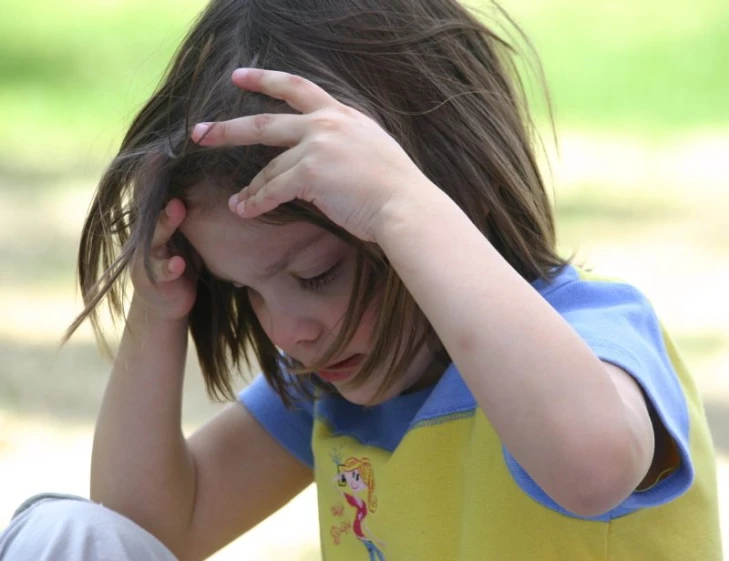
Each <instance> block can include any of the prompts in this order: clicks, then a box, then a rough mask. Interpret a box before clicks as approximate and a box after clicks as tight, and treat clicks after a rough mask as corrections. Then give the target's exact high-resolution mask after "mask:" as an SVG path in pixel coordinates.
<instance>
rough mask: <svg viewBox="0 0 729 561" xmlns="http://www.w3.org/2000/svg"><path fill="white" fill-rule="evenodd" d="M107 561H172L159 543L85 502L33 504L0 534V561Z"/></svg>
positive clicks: (124, 520)
mask: <svg viewBox="0 0 729 561" xmlns="http://www.w3.org/2000/svg"><path fill="white" fill-rule="evenodd" d="M5 556H7V557H5ZM107 558H108V559H140V558H143V559H154V560H160V561H174V559H175V558H174V556H173V555H172V553H171V552H169V550H167V548H166V547H165V546H164V545H163V544H162V543H161V542H160V541H159V540H157V539H156V538H155V537H154V536H152V534H150V533H148V532H147V531H146V530H144V529H143V528H141V527H140V526H138V525H137V524H135V523H134V522H132V521H131V520H129V519H128V518H125V517H124V516H122V515H120V514H119V513H117V512H114V511H113V510H110V509H108V508H106V507H104V506H102V505H100V504H97V503H93V502H90V501H86V500H73V499H53V500H43V501H41V502H38V503H37V504H32V505H30V506H29V507H27V508H26V509H25V510H23V511H22V512H19V513H18V514H17V516H16V517H15V518H14V519H13V520H12V521H11V523H10V526H9V527H8V528H7V530H6V531H5V532H4V533H2V534H0V561H6V559H7V560H8V561H9V560H12V561H16V559H17V560H25V559H28V560H30V559H33V560H34V561H36V560H46V559H48V560H51V559H68V560H74V561H75V560H84V561H85V560H87V559H89V560H90V559H107Z"/></svg>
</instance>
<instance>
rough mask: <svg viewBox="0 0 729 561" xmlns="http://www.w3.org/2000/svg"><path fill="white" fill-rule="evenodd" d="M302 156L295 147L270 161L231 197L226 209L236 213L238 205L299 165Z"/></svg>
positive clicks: (299, 149) (299, 150)
mask: <svg viewBox="0 0 729 561" xmlns="http://www.w3.org/2000/svg"><path fill="white" fill-rule="evenodd" d="M303 156H304V150H303V149H302V148H301V147H300V146H296V147H295V148H292V149H291V150H287V151H286V152H284V153H283V154H281V155H279V156H277V157H276V158H274V159H273V160H271V161H270V162H269V163H268V165H266V167H264V168H263V169H262V170H261V171H259V172H258V173H257V174H256V176H255V177H254V178H253V180H252V181H251V182H250V184H249V185H248V186H247V187H245V189H242V190H241V191H240V193H236V194H235V195H233V196H232V197H231V198H230V199H229V201H228V207H229V208H230V210H232V211H233V212H235V213H237V207H238V204H239V203H240V202H241V201H244V200H246V199H248V198H250V197H253V196H254V195H256V194H257V193H258V192H259V191H260V190H261V189H263V188H264V187H265V186H266V185H267V184H268V183H270V182H271V181H273V180H274V179H276V178H277V177H279V176H280V175H282V174H284V173H286V172H287V171H289V170H290V169H292V168H293V167H294V166H295V165H296V164H298V163H299V161H300V160H301V158H303Z"/></svg>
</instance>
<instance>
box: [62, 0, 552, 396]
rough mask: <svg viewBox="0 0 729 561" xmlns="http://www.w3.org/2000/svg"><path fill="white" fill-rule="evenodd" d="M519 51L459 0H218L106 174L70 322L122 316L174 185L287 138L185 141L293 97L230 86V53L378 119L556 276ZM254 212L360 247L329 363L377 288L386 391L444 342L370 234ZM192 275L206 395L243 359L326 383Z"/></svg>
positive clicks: (211, 176)
mask: <svg viewBox="0 0 729 561" xmlns="http://www.w3.org/2000/svg"><path fill="white" fill-rule="evenodd" d="M500 13H502V15H503V17H504V18H505V19H506V20H508V16H506V14H504V13H503V12H500ZM508 21H510V20H508ZM517 29H518V28H517ZM514 54H515V50H514V49H513V48H512V46H511V45H510V44H509V43H508V42H507V41H506V39H505V38H503V37H501V36H499V35H498V34H497V32H496V31H495V29H492V28H491V27H487V26H486V25H485V24H484V23H482V22H481V21H480V20H479V19H477V18H476V17H475V16H474V15H472V14H471V13H470V12H469V11H468V10H467V9H466V8H464V7H463V6H461V5H460V4H459V3H458V2H457V1H456V0H418V1H414V0H327V1H324V0H213V1H212V2H211V3H210V4H209V5H208V7H207V8H206V9H205V10H204V11H203V12H202V13H201V15H200V16H199V18H198V19H197V21H196V22H195V23H194V25H193V26H192V29H191V30H190V32H189V33H188V35H187V37H186V38H185V39H184V41H183V43H182V45H181V46H180V48H179V50H178V51H177V53H176V54H175V56H174V58H173V59H172V62H171V64H170V66H169V68H168V69H167V71H166V73H165V75H164V77H163V79H162V81H161V84H160V85H159V87H158V89H157V90H156V91H155V93H154V94H153V95H152V96H151V98H150V99H149V100H148V101H147V103H146V104H145V105H144V107H143V108H142V109H141V111H139V113H138V115H137V116H136V118H135V119H134V121H133V122H132V124H131V126H130V127H129V130H128V132H127V134H126V136H125V137H124V139H123V142H122V144H121V147H120V149H119V152H118V154H117V155H116V157H115V158H114V159H113V161H112V162H111V164H110V165H109V167H108V168H107V170H106V171H105V173H104V175H103V177H102V178H101V181H100V184H99V186H98V189H97V191H96V194H95V197H94V199H93V202H92V205H91V208H90V211H89V214H88V217H87V219H86V222H85V224H84V228H83V232H82V236H81V242H80V249H79V255H78V274H79V282H80V286H81V292H82V295H83V298H84V303H85V309H84V310H83V312H82V313H81V314H80V315H79V317H78V318H77V319H76V320H75V321H74V323H73V324H72V325H71V326H70V328H69V330H68V332H67V336H66V337H67V338H68V337H70V335H71V334H72V333H73V332H74V331H75V329H77V328H78V326H79V325H80V324H81V323H82V322H83V321H84V320H86V319H87V318H88V319H90V321H91V323H92V325H93V328H94V331H95V333H96V336H97V340H98V341H99V342H100V343H101V344H105V340H104V337H103V332H102V330H101V327H100V321H99V315H98V308H99V304H100V303H102V302H103V301H106V303H107V304H108V305H109V308H110V311H111V314H112V317H114V318H117V319H118V318H121V317H123V313H124V302H125V292H124V290H125V288H124V287H125V282H124V281H125V276H126V272H127V270H128V266H129V263H130V260H131V259H132V257H133V255H134V254H135V253H137V252H139V251H141V253H142V255H143V256H144V261H145V264H146V267H147V270H148V272H149V274H150V275H151V271H152V269H151V266H150V246H151V242H152V236H153V232H154V229H155V225H156V222H157V220H158V217H159V215H160V212H161V211H162V209H163V208H164V206H165V204H166V203H167V202H168V201H169V200H170V199H172V198H179V199H181V200H182V201H183V202H184V203H185V205H186V206H188V207H191V206H195V207H208V208H209V207H211V206H212V205H215V204H222V203H223V202H224V201H225V200H226V199H227V198H228V197H229V196H230V195H232V194H233V193H234V192H236V191H237V190H238V189H239V188H240V186H241V185H246V184H248V183H249V182H250V180H251V179H252V178H253V177H254V176H255V175H256V173H257V172H258V171H259V170H260V169H261V168H262V167H263V166H265V165H266V164H267V163H268V162H269V161H270V160H271V159H272V158H273V157H275V156H276V155H277V154H279V153H280V149H272V148H268V147H264V146H252V147H233V148H230V147H226V148H214V149H210V148H201V147H199V146H197V145H195V144H193V143H191V142H190V141H189V136H190V132H191V129H192V127H193V126H194V124H195V123H198V122H203V121H219V120H226V119H231V118H235V117H239V116H243V115H252V114H257V113H261V112H268V113H271V112H286V111H291V109H290V108H288V107H287V106H286V105H285V104H283V103H282V102H280V101H277V100H273V99H269V98H267V97H265V96H261V95H258V94H253V93H244V92H241V91H240V90H238V89H237V88H236V87H235V86H233V84H232V83H231V80H230V75H231V73H232V71H233V70H234V69H235V68H238V67H260V68H267V69H273V70H280V71H285V72H290V73H293V74H297V75H300V76H303V77H305V78H308V79H310V80H312V81H313V82H315V83H317V84H319V85H320V86H322V87H323V88H324V89H325V90H326V91H328V92H329V93H330V94H331V95H332V96H333V97H335V98H336V99H337V100H339V101H340V102H342V103H344V104H347V105H349V106H351V107H354V108H356V109H358V110H360V111H362V112H364V113H365V114H367V115H369V116H370V117H371V118H373V119H375V120H376V121H377V122H378V123H379V124H380V125H381V126H382V127H383V128H384V129H385V130H386V131H387V132H388V133H390V134H391V135H392V136H393V137H394V138H395V139H396V140H397V141H398V142H399V143H400V144H401V145H402V146H403V148H404V149H405V151H406V152H407V153H408V155H409V156H410V157H411V158H412V159H413V161H414V162H415V163H416V164H417V165H418V166H419V167H420V169H421V170H422V171H423V172H424V173H425V175H426V176H427V177H428V178H429V179H430V180H431V181H432V182H433V183H434V184H435V185H437V186H438V187H439V188H440V189H442V190H443V191H444V192H445V193H446V194H447V195H448V196H449V197H451V199H453V200H454V201H455V202H456V203H457V204H458V205H459V206H460V208H461V209H462V210H463V211H464V213H465V214H466V215H467V216H468V218H469V219H470V220H471V221H472V222H473V223H474V224H475V225H476V226H477V227H478V229H479V230H480V231H481V232H482V233H483V235H484V236H486V237H487V238H488V240H490V242H491V244H493V246H494V247H495V248H496V249H497V250H498V251H499V253H500V254H501V255H502V256H503V258H504V259H505V260H506V261H507V262H508V263H509V264H510V265H511V266H512V267H513V268H514V269H515V270H516V271H517V272H518V273H519V274H520V275H521V276H522V277H524V278H525V279H527V280H528V281H533V280H535V279H537V278H543V279H548V278H550V277H551V276H552V275H553V274H554V272H555V271H556V270H558V269H559V268H560V267H562V266H563V265H564V264H565V261H564V260H563V259H562V258H560V257H559V256H558V254H557V252H556V249H555V231H554V225H553V216H552V211H551V208H550V203H549V199H548V196H547V193H546V190H545V187H544V183H543V180H542V177H541V175H540V172H539V169H538V165H537V161H536V157H535V153H534V146H533V144H534V139H535V135H534V130H533V126H532V122H531V119H530V117H529V113H528V111H527V108H526V105H525V101H524V94H523V89H522V88H521V82H520V80H519V77H518V73H517V71H516V66H515V64H516V63H515V56H514ZM262 219H263V220H265V221H267V222H271V223H276V224H281V223H287V222H294V221H308V222H312V223H314V224H316V225H318V226H320V227H322V228H325V229H327V230H329V231H330V232H332V233H333V234H335V235H337V236H340V237H341V238H343V239H345V240H346V241H347V242H348V243H350V244H352V245H353V246H354V247H355V248H356V249H357V251H358V256H359V257H358V263H357V275H356V276H357V280H356V281H355V282H354V286H353V287H352V298H351V301H350V305H349V309H348V311H347V314H346V316H345V320H344V322H343V325H342V328H341V330H340V332H339V333H338V335H337V337H336V339H335V341H334V342H333V343H332V345H331V348H330V349H329V350H328V352H327V353H326V356H324V357H322V359H321V363H322V364H325V363H326V362H327V361H328V360H331V358H332V357H334V356H337V355H338V354H340V353H341V349H343V348H344V346H345V345H346V344H347V343H348V341H349V340H350V339H351V337H352V336H353V334H354V332H355V330H356V327H357V325H358V324H359V322H360V319H361V317H362V315H363V313H364V312H365V310H366V309H367V307H368V305H369V304H370V303H371V302H373V299H375V297H376V298H377V300H378V302H379V303H380V304H379V305H380V306H381V313H379V314H378V320H377V323H376V326H375V329H374V333H375V334H374V336H373V337H374V339H373V341H372V342H371V344H372V351H371V352H370V353H368V357H367V360H366V362H365V363H364V364H363V365H362V369H361V371H360V373H359V374H358V375H357V377H356V379H355V380H354V382H355V383H361V382H362V381H364V380H365V379H367V377H368V376H370V374H371V373H372V372H374V371H375V370H376V369H378V368H383V367H386V368H387V374H386V376H385V378H384V381H383V384H382V387H381V388H380V391H381V392H384V391H386V390H387V388H388V387H390V386H391V385H392V383H393V381H394V380H396V379H397V378H398V377H399V376H400V374H401V373H402V372H403V371H404V369H405V368H407V366H408V365H409V363H410V362H411V360H412V357H413V356H414V354H415V353H416V352H417V351H418V349H420V348H421V347H422V346H423V345H425V344H428V345H431V344H432V345H433V348H437V346H438V342H437V338H436V336H435V334H434V332H433V330H432V327H431V326H430V325H429V324H428V322H427V320H426V319H425V317H424V315H423V314H422V312H421V311H420V310H419V308H418V306H417V305H416V303H415V301H414V300H413V298H412V297H411V296H410V294H409V293H408V292H407V290H406V289H405V287H404V285H403V283H402V282H401V280H400V279H399V277H398V276H397V275H396V274H395V272H394V271H393V270H392V268H391V267H390V266H389V264H388V262H387V259H386V256H385V255H383V253H382V252H381V251H380V250H379V248H378V247H376V246H374V245H372V244H366V243H363V242H362V241H360V240H357V239H354V238H353V237H352V236H350V235H348V234H347V233H346V232H345V231H343V230H342V229H341V228H339V227H337V226H336V225H334V224H333V223H331V222H330V221H329V220H328V219H327V218H326V217H325V216H323V215H322V213H320V212H319V211H318V210H317V209H316V208H315V207H313V206H311V205H308V204H305V203H303V202H301V201H295V202H293V203H289V204H286V205H282V206H281V207H280V208H278V209H277V210H276V211H274V212H271V213H269V214H267V215H266V216H264V217H263V218H262ZM433 227H434V228H437V227H438V225H437V224H433ZM170 245H171V247H172V249H173V251H174V252H175V253H178V254H181V255H183V256H184V257H185V258H186V260H187V262H188V265H190V264H191V263H192V262H194V259H193V257H194V256H193V253H194V251H193V250H192V248H191V246H190V245H189V243H187V241H186V240H185V239H184V237H183V236H182V235H181V234H179V233H177V234H175V236H174V238H173V240H172V242H171V244H170ZM473 258H474V259H478V256H474V257H473ZM197 282H198V290H197V299H196V302H195V305H194V307H193V309H192V311H191V314H190V318H189V329H190V333H191V335H192V338H193V341H194V343H195V346H196V350H197V355H198V359H199V361H200V365H201V369H202V372H203V375H204V378H205V382H206V386H207V389H208V393H209V394H210V395H211V396H212V397H217V398H223V397H226V398H233V397H234V396H233V390H232V373H233V372H234V371H235V370H237V369H239V368H240V366H241V365H242V363H246V364H248V365H249V366H250V364H251V359H252V358H255V359H256V361H257V363H258V364H259V365H260V367H261V369H262V370H263V373H264V374H265V376H266V377H267V379H268V380H269V382H270V383H271V385H272V386H273V388H274V389H275V390H276V391H277V392H278V393H279V394H280V395H281V397H282V399H283V400H284V402H285V403H287V404H289V405H290V404H291V400H292V396H293V395H294V394H293V393H292V392H293V391H294V388H295V387H296V386H298V389H300V390H301V389H303V390H306V389H307V388H311V387H312V383H313V384H314V385H316V384H319V383H320V382H318V381H317V380H316V379H315V377H310V378H314V379H307V377H306V376H298V377H293V379H292V378H291V377H288V376H286V375H285V374H286V371H292V370H293V371H297V372H311V370H312V369H309V370H308V371H307V370H304V369H302V366H303V365H301V364H296V363H294V362H293V361H292V360H290V359H288V358H287V357H282V356H281V355H280V354H279V352H278V350H277V349H276V348H275V346H274V345H273V343H272V342H271V341H270V340H268V338H267V337H266V335H265V333H264V331H263V329H262V327H261V325H260V324H259V322H258V320H257V318H256V316H255V314H254V313H253V312H252V310H251V306H250V304H249V302H248V298H247V296H246V295H245V293H244V292H242V291H235V290H234V289H233V287H232V286H230V285H229V284H227V283H224V282H221V281H218V280H216V279H215V278H214V277H213V276H212V275H210V274H209V273H208V271H207V270H206V269H205V267H204V266H202V267H200V270H199V271H198V281H197ZM484 282H488V279H484ZM297 368H298V369H299V370H297ZM297 394H298V391H297Z"/></svg>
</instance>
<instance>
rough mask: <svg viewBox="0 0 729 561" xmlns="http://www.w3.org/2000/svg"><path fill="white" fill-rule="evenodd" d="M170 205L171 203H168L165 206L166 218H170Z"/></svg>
mask: <svg viewBox="0 0 729 561" xmlns="http://www.w3.org/2000/svg"><path fill="white" fill-rule="evenodd" d="M171 204H172V201H170V202H169V203H167V204H166V205H165V214H166V215H167V216H170V205H171Z"/></svg>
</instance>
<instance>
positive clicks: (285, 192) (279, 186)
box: [230, 166, 302, 218]
mask: <svg viewBox="0 0 729 561" xmlns="http://www.w3.org/2000/svg"><path fill="white" fill-rule="evenodd" d="M299 167H300V166H296V167H294V168H291V169H289V170H287V171H286V172H284V173H282V174H281V175H278V176H277V177H276V178H275V179H273V180H271V181H270V182H268V183H266V185H264V186H263V187H262V188H261V189H259V190H258V191H257V192H256V194H255V195H252V196H249V197H247V198H245V199H241V200H240V202H238V203H237V204H236V205H235V207H232V202H233V198H232V197H231V202H230V204H231V210H233V211H234V212H235V213H236V214H238V216H240V217H242V218H255V217H257V216H260V215H261V214H265V213H267V212H269V211H271V210H273V209H274V208H276V207H277V206H279V205H282V204H284V203H287V202H289V201H292V200H294V199H296V198H302V197H300V196H299V193H298V182H297V180H296V176H297V175H298V173H297V170H298V168H299Z"/></svg>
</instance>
